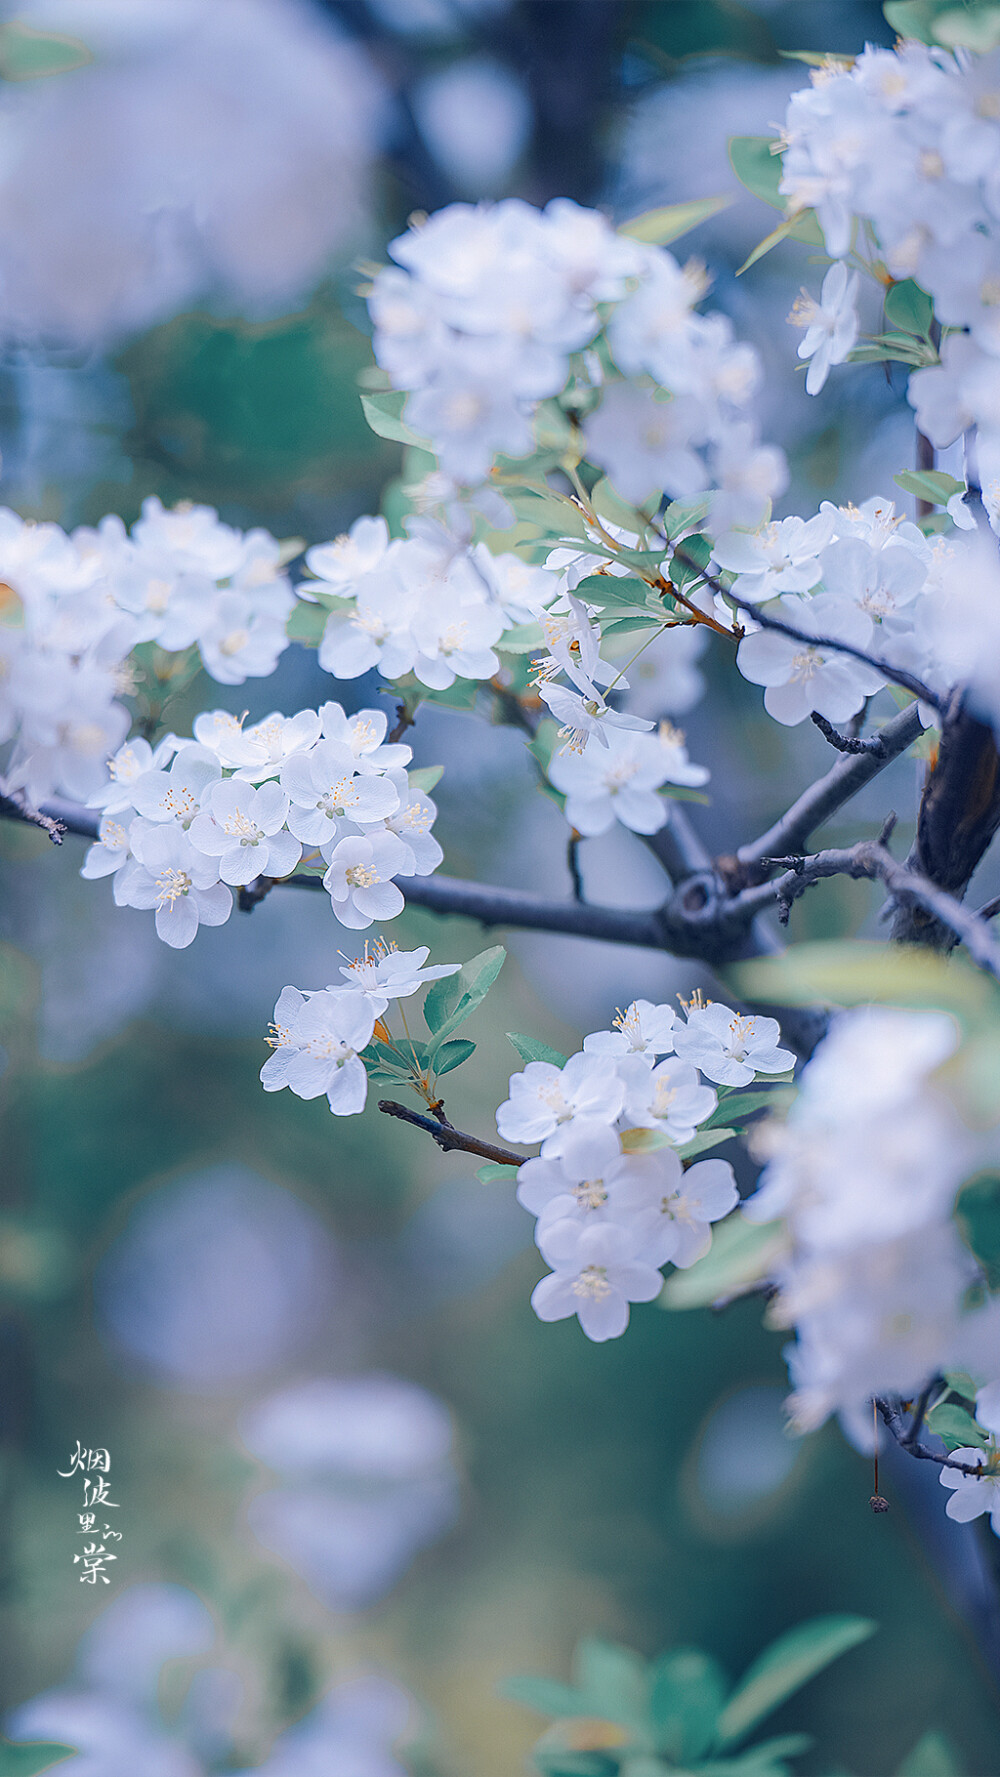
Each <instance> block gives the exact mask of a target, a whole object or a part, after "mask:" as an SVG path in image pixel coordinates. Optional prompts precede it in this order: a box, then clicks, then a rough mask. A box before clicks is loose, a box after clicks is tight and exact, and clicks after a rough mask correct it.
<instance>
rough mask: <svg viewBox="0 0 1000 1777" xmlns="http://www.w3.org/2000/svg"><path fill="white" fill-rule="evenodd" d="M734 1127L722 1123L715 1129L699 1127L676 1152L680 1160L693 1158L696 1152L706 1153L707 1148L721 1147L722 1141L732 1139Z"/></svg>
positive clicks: (734, 1131) (734, 1132)
mask: <svg viewBox="0 0 1000 1777" xmlns="http://www.w3.org/2000/svg"><path fill="white" fill-rule="evenodd" d="M736 1133H737V1132H736V1130H735V1129H729V1128H727V1127H726V1126H725V1125H722V1126H721V1127H719V1128H716V1129H699V1131H698V1133H697V1135H693V1136H692V1137H691V1140H690V1141H686V1142H685V1143H684V1145H683V1147H680V1148H678V1150H677V1152H678V1154H679V1155H680V1157H681V1159H682V1160H693V1159H694V1157H695V1155H696V1154H707V1152H708V1150H709V1148H721V1146H722V1144H723V1142H724V1141H732V1139H733V1136H734V1135H735V1134H736Z"/></svg>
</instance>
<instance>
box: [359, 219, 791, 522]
mask: <svg viewBox="0 0 1000 1777" xmlns="http://www.w3.org/2000/svg"><path fill="white" fill-rule="evenodd" d="M389 251H390V253H391V254H392V257H393V259H394V260H395V261H396V264H395V265H394V266H389V267H386V268H385V269H384V270H383V271H381V272H379V274H378V276H377V277H376V279H375V281H374V284H373V286H372V290H371V294H370V296H369V307H370V309H371V314H372V320H373V322H374V327H375V335H374V346H375V356H376V358H377V359H378V362H379V364H380V365H381V366H382V368H383V370H385V371H386V373H387V375H388V376H389V378H390V381H391V383H392V385H393V387H394V388H396V389H403V390H406V391H408V395H407V401H406V419H407V421H408V423H409V425H410V426H411V427H412V428H413V430H414V432H416V433H417V434H419V435H420V436H421V437H425V438H427V439H428V440H429V441H430V444H431V448H432V449H433V450H434V452H435V454H436V455H437V457H438V460H439V462H440V465H441V469H442V471H443V473H444V475H445V476H446V477H448V478H450V479H451V480H452V481H453V482H455V483H459V484H462V485H464V486H467V487H468V486H470V485H473V484H475V483H477V482H480V481H482V480H483V479H484V477H485V476H486V475H487V474H488V472H489V470H490V467H491V464H492V462H493V458H494V457H495V456H496V455H497V454H498V453H502V454H503V455H505V456H508V457H515V458H516V457H523V456H526V455H528V454H529V453H530V452H531V451H532V449H533V448H534V434H533V424H532V422H533V417H534V414H535V412H536V410H537V408H538V405H539V403H540V402H541V401H543V400H546V399H548V398H551V397H557V396H560V395H562V394H563V391H564V390H565V389H566V387H567V383H571V387H572V390H573V400H574V402H575V403H576V404H577V405H582V406H584V407H586V408H587V409H588V410H589V412H588V417H587V419H586V422H585V425H584V441H585V448H586V452H587V455H588V457H589V458H590V459H591V461H592V462H594V463H597V464H599V465H600V466H602V467H603V468H605V469H606V471H607V473H608V475H609V477H610V479H611V481H612V482H613V483H614V485H615V487H616V488H617V489H618V490H619V492H620V493H622V494H623V495H624V496H625V498H626V499H636V500H641V499H643V498H644V497H645V496H646V495H647V494H649V493H651V492H654V491H655V492H656V493H658V494H659V493H662V492H663V491H664V490H666V491H667V493H668V494H670V496H671V497H672V498H681V497H687V496H688V495H690V494H692V493H696V492H698V491H700V490H701V489H703V488H707V487H709V486H713V485H714V486H717V487H718V488H720V489H721V490H723V495H724V497H725V498H726V499H727V500H728V501H729V502H730V505H731V511H730V521H736V522H739V521H740V520H741V519H742V520H743V521H752V520H753V519H754V518H756V517H757V516H758V515H759V512H760V510H761V506H762V503H763V501H764V500H765V499H767V498H769V497H771V496H772V495H774V494H776V493H779V492H780V491H781V489H782V488H783V487H784V485H785V478H786V470H785V464H784V459H783V457H782V455H781V452H780V451H776V450H774V449H773V448H771V447H762V446H760V445H759V444H758V442H757V438H756V433H755V431H754V429H753V426H752V425H751V423H750V422H749V421H748V420H747V418H746V417H745V411H744V410H745V408H746V405H747V403H748V401H749V399H750V397H751V396H752V394H753V393H754V391H755V389H756V388H757V386H758V384H759V381H760V375H761V371H760V364H759V361H758V359H757V356H756V353H755V352H754V351H753V348H752V347H750V346H748V345H745V344H741V343H739V342H738V341H736V340H735V339H734V337H733V331H732V327H731V325H730V323H729V321H728V320H727V318H726V317H725V316H724V315H719V314H711V315H701V314H698V313H697V312H695V304H696V303H698V302H699V301H700V300H701V298H702V296H703V295H704V294H705V290H706V287H707V280H706V278H705V274H704V271H703V269H702V268H701V267H700V266H698V265H697V264H694V263H692V264H689V265H687V266H684V267H682V266H680V265H679V264H678V262H677V260H676V259H675V258H674V256H673V254H671V253H669V252H667V251H666V250H665V249H663V248H660V247H651V246H646V245H644V244H642V243H640V242H639V241H636V240H632V239H630V238H629V237H628V236H625V235H621V234H618V233H616V232H615V231H614V229H612V228H611V226H610V225H609V223H608V222H607V221H606V220H605V218H604V217H603V216H601V215H600V214H599V213H598V212H597V211H595V210H585V209H581V208H580V207H579V205H577V204H574V203H571V202H569V201H568V200H567V199H562V198H559V199H555V200H553V202H551V203H550V204H548V205H547V206H546V208H545V209H544V210H536V209H534V208H532V206H531V205H530V204H526V203H523V202H521V201H520V200H519V199H508V200H506V201H505V202H503V203H499V204H495V205H488V204H484V205H478V206H473V205H470V204H451V205H449V206H448V207H447V209H444V210H441V211H439V212H438V213H437V214H436V215H435V216H432V217H431V218H430V219H429V220H427V221H422V222H419V223H416V224H414V225H411V227H410V228H409V229H408V230H407V232H406V234H404V235H401V236H400V237H399V238H398V239H397V240H395V241H393V242H392V244H391V246H390V248H389ZM598 346H600V350H598ZM607 364H610V365H611V367H613V369H614V371H616V372H617V373H619V374H618V376H612V377H610V378H609V377H608V376H607V375H606V365H607ZM621 379H630V380H621ZM598 402H599V404H598ZM706 451H707V453H708V462H707V464H706V461H705V457H704V455H703V454H701V453H704V452H706Z"/></svg>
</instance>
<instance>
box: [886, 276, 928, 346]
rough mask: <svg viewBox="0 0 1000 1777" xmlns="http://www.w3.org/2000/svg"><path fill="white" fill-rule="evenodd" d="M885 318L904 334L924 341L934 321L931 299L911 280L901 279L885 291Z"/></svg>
mask: <svg viewBox="0 0 1000 1777" xmlns="http://www.w3.org/2000/svg"><path fill="white" fill-rule="evenodd" d="M885 318H886V320H887V321H889V322H891V324H892V326H893V327H898V328H900V329H901V330H902V331H903V332H904V333H916V334H919V336H920V337H921V338H923V339H925V338H926V337H927V335H928V334H929V333H930V330H931V323H932V321H933V319H934V302H933V298H932V297H930V296H928V294H927V292H926V290H921V288H920V285H919V284H917V283H915V282H914V280H913V279H912V278H903V279H902V280H901V282H900V283H898V284H892V285H890V287H889V289H888V290H887V291H886V296H885Z"/></svg>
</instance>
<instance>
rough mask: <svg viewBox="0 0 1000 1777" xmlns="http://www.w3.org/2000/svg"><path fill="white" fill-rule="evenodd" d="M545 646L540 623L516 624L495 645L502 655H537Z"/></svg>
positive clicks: (505, 631)
mask: <svg viewBox="0 0 1000 1777" xmlns="http://www.w3.org/2000/svg"><path fill="white" fill-rule="evenodd" d="M543 645H544V637H543V635H542V626H541V624H540V623H515V624H512V626H511V628H510V629H506V630H504V633H503V635H502V636H501V637H500V640H499V641H498V642H496V643H495V644H494V646H495V647H496V648H498V649H499V651H500V653H501V654H537V653H538V652H539V650H540V649H542V647H543Z"/></svg>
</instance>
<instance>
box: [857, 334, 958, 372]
mask: <svg viewBox="0 0 1000 1777" xmlns="http://www.w3.org/2000/svg"><path fill="white" fill-rule="evenodd" d="M847 362H848V363H849V364H881V363H893V364H916V365H920V366H923V365H927V364H936V363H937V362H938V353H937V350H936V348H935V347H934V346H932V345H930V344H929V343H928V342H927V341H926V340H921V339H916V338H915V337H914V335H913V334H912V333H873V334H871V335H870V337H869V338H867V339H865V340H863V341H862V343H861V345H857V346H854V347H853V348H852V350H851V351H850V352H848V354H847Z"/></svg>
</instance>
